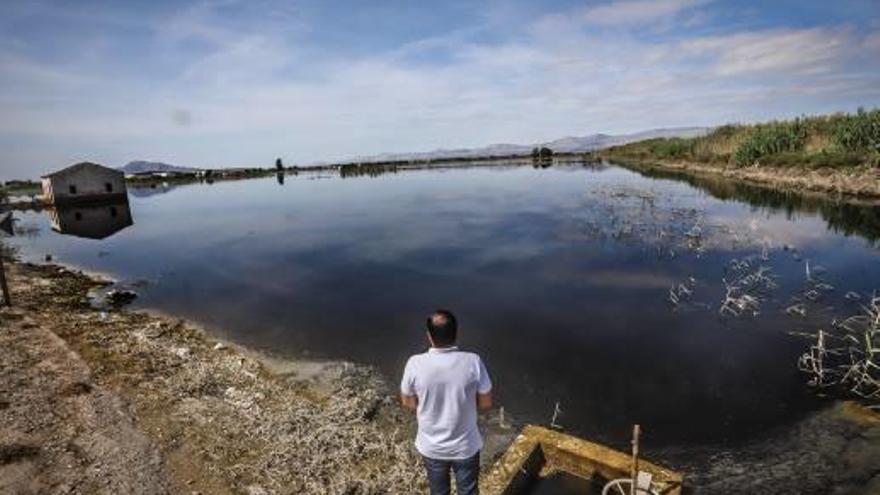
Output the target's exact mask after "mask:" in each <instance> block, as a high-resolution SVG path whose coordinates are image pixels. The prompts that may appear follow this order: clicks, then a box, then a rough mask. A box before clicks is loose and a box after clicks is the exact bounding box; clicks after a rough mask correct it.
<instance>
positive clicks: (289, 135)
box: [0, 2, 880, 172]
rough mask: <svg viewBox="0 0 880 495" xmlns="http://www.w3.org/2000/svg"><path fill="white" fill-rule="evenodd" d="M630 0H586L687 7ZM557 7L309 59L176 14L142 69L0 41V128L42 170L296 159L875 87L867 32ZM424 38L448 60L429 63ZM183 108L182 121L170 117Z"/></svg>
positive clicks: (563, 131)
mask: <svg viewBox="0 0 880 495" xmlns="http://www.w3.org/2000/svg"><path fill="white" fill-rule="evenodd" d="M641 3H642V2H617V3H613V4H609V5H606V6H603V7H596V8H597V9H598V8H607V9H610V8H611V7H612V6H618V7H617V8H618V9H622V10H618V11H617V13H616V14H614V15H611V13H613V11H611V10H606V11H605V13H606V19H616V21H615V22H624V21H625V22H628V23H633V22H642V21H636V19H646V18H647V17H645V16H648V15H649V14H650V15H651V16H654V18H656V17H657V16H661V17H662V16H667V17H668V16H675V15H678V14H680V13H682V12H684V11H685V10H687V9H690V7H692V6H695V5H698V3H697V2H672V3H669V2H666V3H663V7H662V8H659V7H653V10H650V12H647V11H645V10H639V9H635V7H634V6H633V5H631V4H641ZM661 3H662V2H661ZM622 4H625V5H627V7H626V8H623V7H619V6H620V5H622ZM673 4H674V5H673ZM637 11H638V12H640V13H639V14H638V15H636V14H635V13H634V12H637ZM693 14H695V12H692V11H690V10H688V11H687V15H693ZM573 17H575V16H564V15H561V16H549V17H548V16H545V17H543V18H541V19H539V20H536V21H535V23H534V25H532V26H527V27H525V28H524V29H523V31H522V32H521V33H517V34H518V35H517V36H515V37H511V38H509V39H507V41H494V42H487V41H481V42H476V41H473V40H474V39H476V38H478V37H473V36H470V34H471V33H469V32H461V31H457V32H451V33H449V34H448V35H446V36H433V37H431V38H429V39H426V40H423V41H417V42H413V43H407V44H402V45H401V46H398V47H394V48H392V49H389V50H388V51H384V52H374V53H371V54H368V55H343V54H335V53H327V54H326V55H325V54H319V55H320V56H315V55H314V52H311V53H310V52H309V51H308V50H301V49H300V48H301V47H300V45H299V44H298V43H292V42H291V41H290V40H289V39H285V38H284V37H283V36H281V35H280V34H279V33H278V32H276V31H274V28H273V27H272V26H266V25H263V24H259V23H256V24H247V25H246V28H242V26H234V25H230V24H229V22H228V21H227V20H225V19H222V18H219V17H218V16H217V15H216V13H214V12H213V11H211V10H193V11H186V12H184V13H181V14H180V15H178V16H175V17H173V18H170V19H167V20H168V21H169V22H168V23H165V22H163V23H161V24H159V25H158V26H157V27H156V32H155V38H156V40H155V43H156V44H157V46H158V48H156V49H158V50H160V51H162V53H163V56H164V54H165V53H166V51H167V52H168V53H171V54H172V55H173V57H172V58H173V59H174V60H175V61H178V60H179V61H180V62H181V63H180V64H175V65H174V66H173V71H172V72H169V73H163V74H161V75H156V74H144V75H143V77H141V76H140V75H137V76H132V75H127V76H125V77H121V76H120V77H117V76H116V71H115V67H114V65H113V64H110V63H108V64H106V65H105V66H104V67H103V71H97V72H94V73H93V72H91V71H90V70H91V68H92V67H94V66H89V67H90V70H89V71H87V70H78V69H77V67H78V66H77V63H76V62H77V60H71V61H70V63H69V64H67V65H66V66H65V67H64V68H63V70H61V69H60V68H58V67H56V66H55V65H54V64H53V63H50V62H45V61H38V60H35V59H30V58H27V57H24V56H23V55H21V53H18V52H17V51H16V50H15V49H13V48H4V47H3V46H2V45H0V114H2V115H3V118H2V119H0V139H2V138H3V137H4V136H22V135H25V136H29V137H31V138H32V139H33V140H35V141H37V142H39V143H41V145H40V149H38V150H35V151H33V152H32V153H34V155H33V156H35V157H36V156H38V154H39V162H40V163H41V164H44V165H41V166H45V167H51V166H52V165H53V160H62V158H61V156H62V155H61V154H56V155H51V156H50V155H47V154H45V153H48V151H47V150H54V149H61V148H64V149H66V150H68V151H67V152H66V153H67V154H65V155H63V157H64V158H63V160H67V156H70V155H73V156H77V155H85V154H90V153H96V154H97V155H98V156H95V155H89V157H90V158H92V159H96V160H99V161H104V162H107V163H110V164H122V163H124V162H125V161H127V160H129V159H133V158H139V157H142V156H146V157H157V158H158V157H161V158H162V159H164V160H168V161H172V162H178V163H181V164H184V165H187V164H190V165H207V164H212V165H229V166H234V165H247V164H253V163H260V160H262V159H263V154H268V155H271V156H272V157H274V156H276V155H285V159H286V160H287V161H292V162H298V163H303V162H309V161H315V160H334V159H343V158H348V157H352V156H358V155H368V154H374V153H380V152H386V151H416V150H426V149H432V148H437V147H446V148H453V147H464V146H479V145H485V144H490V143H493V142H522V143H529V142H537V141H542V140H550V139H555V138H558V137H560V136H565V135H583V134H587V133H591V132H612V133H613V132H630V131H637V130H642V129H646V128H653V127H663V126H677V125H709V124H717V123H721V122H725V121H729V120H739V121H743V120H752V119H758V118H771V117H780V116H782V115H780V113H781V112H783V113H784V112H795V114H798V113H803V112H813V111H816V107H815V106H813V105H814V102H826V103H825V104H827V105H828V106H827V107H824V108H825V109H828V110H839V109H846V108H848V107H847V106H844V105H849V108H854V107H855V106H857V105H858V104H863V105H870V104H871V103H872V102H875V101H878V100H877V99H878V98H880V89H878V88H880V71H878V69H877V68H876V67H874V68H873V69H872V66H871V64H869V63H858V62H859V61H862V60H863V59H864V57H865V55H864V53H865V51H866V50H865V48H867V47H871V46H876V45H877V43H878V41H877V38H876V34H875V35H871V36H864V35H860V34H859V33H858V32H856V31H855V30H848V29H845V28H815V29H787V30H782V29H776V30H765V31H739V32H735V33H732V34H727V35H719V36H707V37H701V38H696V39H682V37H681V36H665V37H664V38H665V41H662V42H658V41H652V42H647V41H644V40H642V39H640V38H639V37H638V36H636V35H635V34H633V33H632V32H631V31H627V30H612V31H613V33H611V34H609V33H597V32H596V30H595V29H593V28H590V27H587V28H586V29H584V28H583V22H582V21H580V20H578V21H577V22H567V19H572V18H573ZM679 19H681V18H679ZM636 29H638V28H636ZM603 31H605V30H603ZM194 42H195V44H196V45H197V49H196V50H190V51H186V48H188V47H189V45H192V44H193V43H194ZM154 48H155V47H154ZM178 51H179V52H182V53H181V54H178V53H177V52H178ZM437 51H440V52H442V53H443V54H445V55H447V56H445V57H441V58H440V60H434V59H432V56H433V55H436V53H437ZM860 53H861V55H860ZM871 56H872V57H876V56H875V55H871ZM859 57H862V58H859ZM125 63H131V62H125ZM755 76H759V77H755ZM71 81H77V83H76V84H70V83H71ZM28 87H39V89H40V90H39V91H26V89H27V88H28ZM11 89H15V90H16V91H15V92H12V91H10V90H11ZM182 113H185V114H186V115H188V116H191V117H190V118H188V119H186V121H187V122H188V125H185V126H184V125H179V124H180V122H179V121H180V119H176V120H175V115H180V114H182ZM17 142H18V141H17ZM42 143H51V144H52V146H49V145H45V146H44V145H43V144H42ZM157 149H158V151H157ZM0 153H4V152H0ZM13 154H14V156H15V157H16V158H15V159H16V160H18V159H19V157H20V156H23V155H24V154H26V153H24V152H23V151H22V150H20V149H18V150H14V153H13V152H12V151H10V152H8V153H7V154H6V155H0V167H3V166H4V164H5V163H6V160H8V159H9V158H8V157H11V156H13ZM286 154H289V155H290V158H289V159H288V157H287V156H286ZM4 156H5V157H7V158H4ZM52 156H55V158H53V157H52ZM35 161H36V160H35ZM56 164H57V163H56ZM39 171H41V170H38V171H36V172H39Z"/></svg>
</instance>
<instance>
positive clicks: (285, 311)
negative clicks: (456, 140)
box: [15, 160, 880, 446]
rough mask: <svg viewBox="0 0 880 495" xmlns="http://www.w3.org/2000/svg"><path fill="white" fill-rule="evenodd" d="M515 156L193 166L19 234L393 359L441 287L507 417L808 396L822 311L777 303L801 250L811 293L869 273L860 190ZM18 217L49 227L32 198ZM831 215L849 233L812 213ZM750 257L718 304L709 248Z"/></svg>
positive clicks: (251, 321) (168, 295) (720, 413)
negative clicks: (106, 207) (114, 208)
mask: <svg viewBox="0 0 880 495" xmlns="http://www.w3.org/2000/svg"><path fill="white" fill-rule="evenodd" d="M531 165H532V163H531V161H530V160H526V161H524V162H520V163H519V164H518V166H513V162H510V161H506V162H503V164H502V165H499V166H493V167H471V166H470V164H469V163H466V162H465V163H457V164H449V166H448V167H446V168H444V169H439V170H412V171H410V170H404V168H403V167H402V168H401V171H400V173H387V174H381V175H380V176H374V178H367V177H363V176H370V175H372V174H371V173H370V170H371V169H370V168H365V169H346V170H345V171H344V172H343V171H340V175H344V176H345V180H340V179H339V178H338V177H337V176H336V174H333V175H330V174H327V173H323V172H322V173H320V174H302V175H300V176H292V175H288V176H286V180H285V185H284V187H283V188H282V187H279V186H278V184H277V178H275V177H271V176H270V177H265V178H263V179H257V180H249V181H239V182H235V183H231V182H227V183H218V184H216V185H214V186H211V187H209V186H206V185H193V186H191V187H186V188H178V189H176V190H174V191H173V192H172V193H170V194H166V195H163V196H161V197H133V198H132V201H133V202H135V204H136V208H137V210H138V212H137V213H138V226H137V228H133V229H129V230H127V231H126V232H125V233H123V234H120V235H118V236H116V237H114V238H113V239H112V240H110V241H109V242H106V244H104V243H102V244H98V245H96V243H94V242H80V240H78V239H73V238H70V237H65V236H59V235H51V234H50V235H42V236H40V237H39V238H33V239H23V238H19V239H18V240H17V241H15V242H16V243H17V245H18V246H21V247H22V248H23V249H22V251H23V252H25V253H28V252H29V253H34V254H35V255H37V256H39V255H40V254H43V253H47V252H49V253H53V254H56V255H57V257H58V259H62V260H64V261H70V262H72V263H75V264H78V265H81V266H83V267H85V268H88V269H92V270H96V271H102V272H108V273H113V274H115V275H118V276H119V278H120V279H125V278H128V279H151V280H152V279H155V280H156V283H155V285H153V286H151V287H150V289H148V290H145V291H144V293H143V297H142V298H141V299H140V300H139V303H140V304H143V305H145V306H149V307H153V308H157V309H160V310H163V311H165V312H168V313H172V314H175V315H179V316H181V317H189V318H193V319H195V320H197V321H199V322H201V323H204V324H205V325H206V326H207V327H208V328H211V329H212V330H214V331H219V332H223V333H224V334H225V336H227V337H229V338H230V339H233V340H235V341H237V342H239V343H242V344H245V345H251V346H255V347H259V348H261V349H264V350H268V351H271V352H276V353H279V354H286V355H308V356H311V357H317V358H320V357H327V358H333V359H348V360H353V361H357V362H362V363H366V364H370V365H373V366H377V367H378V368H379V369H381V370H382V371H384V372H386V374H387V376H388V377H390V378H392V379H393V377H396V376H398V374H399V372H400V371H401V368H402V366H403V363H404V362H405V360H406V358H407V357H408V356H409V355H410V354H412V353H413V352H416V351H418V350H419V349H420V348H421V346H423V345H424V332H423V330H422V329H421V326H420V324H419V322H421V321H422V319H423V317H424V314H425V313H426V312H428V311H431V310H433V309H434V308H435V307H437V306H446V307H451V308H453V309H454V310H455V311H456V313H458V315H459V316H460V318H461V322H462V342H461V344H462V346H463V347H466V348H473V349H476V350H479V351H480V352H481V353H482V354H483V356H484V359H485V360H486V362H487V364H488V365H489V366H490V369H491V370H492V372H493V378H494V379H495V381H496V385H497V390H498V400H499V403H501V404H503V405H505V406H506V408H507V410H509V411H510V412H511V414H512V415H513V416H514V417H515V418H516V419H519V420H523V421H531V422H538V423H546V422H547V421H548V420H549V418H550V415H551V414H552V413H553V407H554V404H555V403H556V402H561V408H562V410H563V413H562V415H561V417H560V418H559V423H560V424H562V425H563V426H565V427H566V428H567V429H568V430H569V431H573V432H575V433H583V434H584V435H585V436H588V437H591V438H595V439H597V440H608V441H613V440H614V438H608V436H609V434H613V432H626V431H627V429H628V427H629V426H630V425H631V424H632V423H634V422H641V423H642V424H644V425H647V426H649V427H650V428H651V432H652V433H651V438H652V444H653V445H656V446H660V445H662V444H664V443H667V444H673V443H674V444H680V443H682V442H723V441H726V440H739V439H747V438H749V437H754V436H755V435H757V434H760V433H761V432H763V431H767V430H768V429H770V428H773V427H776V426H779V425H782V424H786V423H788V422H790V421H792V420H793V419H794V418H797V417H798V416H799V415H801V414H804V413H805V412H806V411H808V410H810V408H813V407H817V405H818V404H819V402H818V401H817V399H816V396H815V394H814V393H813V391H811V390H809V389H808V388H807V387H806V386H805V385H804V381H805V380H804V377H803V376H802V375H801V374H800V372H799V371H798V370H797V368H796V366H795V363H796V360H797V357H798V356H799V355H800V354H801V353H802V352H803V341H802V340H800V339H795V338H793V337H791V336H789V335H788V334H787V333H786V332H785V331H786V330H790V329H795V328H796V329H798V330H800V329H804V330H808V329H811V328H814V327H815V325H818V324H825V323H827V319H825V320H822V321H814V320H812V319H811V318H812V316H813V315H812V313H809V314H808V315H807V317H805V318H800V317H799V318H797V319H794V318H792V317H791V316H790V315H788V314H786V313H785V308H786V307H788V306H790V305H791V304H792V302H791V300H790V298H791V297H792V296H794V295H797V294H799V293H800V292H801V290H802V288H803V285H804V260H806V259H810V260H811V261H813V262H814V264H821V265H822V266H824V267H825V268H826V269H827V273H828V281H829V283H832V284H834V285H835V286H837V287H838V290H837V291H836V292H831V293H828V294H827V295H826V296H823V297H825V299H823V300H822V301H820V303H821V304H822V305H823V306H824V305H826V304H827V305H828V306H832V305H839V304H846V303H847V301H846V300H844V294H845V293H846V292H847V291H850V290H852V291H856V292H859V293H870V291H871V290H872V289H874V288H876V287H875V285H876V283H877V280H880V262H878V258H880V257H878V256H877V251H876V248H875V247H872V246H868V245H866V243H865V241H864V240H863V239H876V238H878V237H880V232H878V231H880V229H877V228H876V223H875V221H874V220H871V219H872V218H876V210H870V209H868V210H859V209H858V207H856V208H857V209H856V210H848V208H851V207H849V206H845V205H836V207H837V208H838V210H837V211H835V210H834V208H835V206H834V204H833V203H829V204H828V205H827V206H826V205H824V204H822V205H818V206H815V209H813V210H811V208H814V207H813V206H812V204H813V203H811V202H810V201H808V200H805V199H800V198H796V197H792V198H791V201H785V199H786V198H785V197H784V196H783V197H779V196H773V195H765V194H763V193H762V194H757V193H755V194H753V191H752V190H750V189H747V188H742V187H740V186H736V185H724V184H719V185H715V184H710V185H705V186H704V185H701V184H695V183H692V184H693V185H694V186H696V187H698V188H699V189H700V190H697V189H695V188H694V187H691V186H689V185H687V184H684V183H682V182H681V181H671V180H655V179H653V178H647V177H644V176H641V175H638V174H636V173H633V172H631V171H629V170H625V169H622V168H620V167H616V166H613V165H612V166H605V165H604V164H597V163H593V162H591V161H589V160H587V161H581V160H576V161H571V162H563V161H561V160H557V161H556V163H554V166H553V167H551V168H547V169H541V168H539V169H535V168H532V166H531ZM379 171H380V170H379V169H376V168H373V169H372V172H373V173H376V172H379ZM389 171H391V170H389ZM349 172H351V174H349ZM392 172H393V171H392ZM358 173H360V178H358V177H359V176H358ZM314 178H326V179H328V180H320V181H317V180H310V179H314ZM658 178H662V179H666V178H667V177H658ZM707 187H712V188H714V189H712V190H714V191H715V192H714V193H710V194H706V193H704V192H702V191H705V190H706V188H707ZM701 190H702V191H701ZM291 193H292V194H291ZM725 194H727V196H725ZM716 198H721V199H722V200H719V199H716ZM734 199H735V200H734ZM762 204H763V205H765V206H766V207H765V206H761V205H762ZM789 205H790V206H789ZM787 208H790V209H787ZM218 211H222V212H223V214H216V212H218ZM292 212H296V214H293V213H292ZM811 212H812V213H811ZM24 220H25V221H26V222H28V223H33V224H35V225H38V226H40V228H41V231H43V232H45V231H46V230H48V228H47V226H46V221H45V217H43V216H40V217H37V216H36V215H35V214H30V213H26V214H25V215H24ZM837 222H842V223H840V225H844V226H846V229H852V232H854V233H855V234H857V235H856V236H853V237H852V238H846V237H845V236H843V235H839V234H838V233H837V232H845V230H842V229H844V227H840V229H841V230H834V229H835V227H832V229H826V228H825V227H826V225H829V226H833V225H838V224H837ZM765 240H766V241H770V242H765ZM789 244H790V245H794V246H797V247H798V249H799V251H798V253H799V254H798V256H802V257H803V260H802V259H797V258H795V256H794V255H793V252H792V251H791V250H787V249H785V248H783V245H786V246H787V245H789ZM101 250H107V251H110V250H112V253H113V255H112V256H103V257H102V256H96V252H99V251H101ZM765 250H766V259H764V258H765V257H764V256H763V255H764V254H765ZM749 256H753V257H756V258H755V259H757V260H760V264H767V265H770V266H771V267H772V269H773V273H774V274H775V275H776V276H777V279H776V280H777V282H778V285H779V287H780V288H779V289H778V290H777V291H776V292H774V293H772V294H771V295H770V298H769V299H768V300H767V301H765V302H763V303H762V307H761V313H760V314H759V315H756V316H754V317H751V316H750V317H748V318H743V319H735V318H727V317H722V316H721V315H720V314H719V311H718V305H719V303H720V302H721V301H722V300H723V299H724V296H725V286H724V284H723V283H722V279H723V277H725V276H726V275H727V273H726V271H725V267H728V266H730V263H731V260H732V259H733V258H737V259H740V260H742V259H745V258H746V257H749ZM690 278H693V280H694V281H695V283H693V284H691V285H688V287H689V288H690V289H689V290H692V291H693V294H692V296H690V298H691V299H690V303H689V304H688V305H687V306H686V307H685V305H684V304H682V305H681V307H679V308H678V309H675V308H672V307H671V306H670V302H669V300H668V297H669V290H670V287H671V286H672V285H673V284H678V283H679V282H682V281H687V280H690ZM728 280H729V279H728ZM697 303H700V305H699V306H698V305H697ZM847 313H848V310H847ZM845 314H846V313H845ZM612 443H613V442H612Z"/></svg>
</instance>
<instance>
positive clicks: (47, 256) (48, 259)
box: [45, 254, 52, 263]
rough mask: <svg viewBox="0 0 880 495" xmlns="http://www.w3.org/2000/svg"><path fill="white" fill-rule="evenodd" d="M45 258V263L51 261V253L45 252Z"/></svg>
mask: <svg viewBox="0 0 880 495" xmlns="http://www.w3.org/2000/svg"><path fill="white" fill-rule="evenodd" d="M45 259H46V263H49V262H51V261H52V255H51V254H47V255H46V258H45Z"/></svg>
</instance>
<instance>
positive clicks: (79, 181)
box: [42, 162, 128, 205]
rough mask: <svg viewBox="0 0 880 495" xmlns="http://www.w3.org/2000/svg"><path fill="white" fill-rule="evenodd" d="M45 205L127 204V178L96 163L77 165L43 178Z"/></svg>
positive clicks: (117, 171)
mask: <svg viewBox="0 0 880 495" xmlns="http://www.w3.org/2000/svg"><path fill="white" fill-rule="evenodd" d="M42 180H43V201H44V202H46V203H47V204H56V205H59V204H81V203H102V202H117V201H120V200H127V198H128V191H127V189H126V187H125V174H123V173H122V171H120V170H115V169H112V168H109V167H104V166H102V165H98V164H96V163H89V162H83V163H77V164H76V165H71V166H69V167H67V168H64V169H61V170H59V171H57V172H53V173H51V174H47V175H44V176H43V177H42Z"/></svg>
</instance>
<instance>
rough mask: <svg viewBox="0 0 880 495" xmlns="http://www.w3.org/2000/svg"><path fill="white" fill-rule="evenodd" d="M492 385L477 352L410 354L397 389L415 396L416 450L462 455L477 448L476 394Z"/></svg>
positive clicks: (434, 350) (444, 456) (444, 350)
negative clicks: (417, 426) (399, 387)
mask: <svg viewBox="0 0 880 495" xmlns="http://www.w3.org/2000/svg"><path fill="white" fill-rule="evenodd" d="M491 388H492V383H491V381H490V380H489V374H488V373H487V372H486V367H485V366H484V365H483V361H482V360H481V359H480V357H479V356H478V355H476V354H473V353H470V352H462V351H459V350H458V349H457V348H456V347H445V348H434V347H432V348H431V349H430V350H428V352H425V353H423V354H416V355H414V356H412V357H411V358H410V359H409V361H408V362H407V364H406V369H405V370H404V374H403V380H402V381H401V393H402V394H403V395H407V396H417V397H418V410H417V415H418V425H419V431H418V435H417V437H416V448H417V449H418V451H419V452H420V453H421V454H422V455H423V456H426V457H430V458H433V459H464V458H468V457H471V456H473V455H474V454H476V453H477V452H479V451H480V449H481V448H482V446H483V441H482V438H481V437H480V432H479V429H478V428H477V402H476V401H477V394H478V393H479V394H486V393H488V392H489V391H490V390H491Z"/></svg>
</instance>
